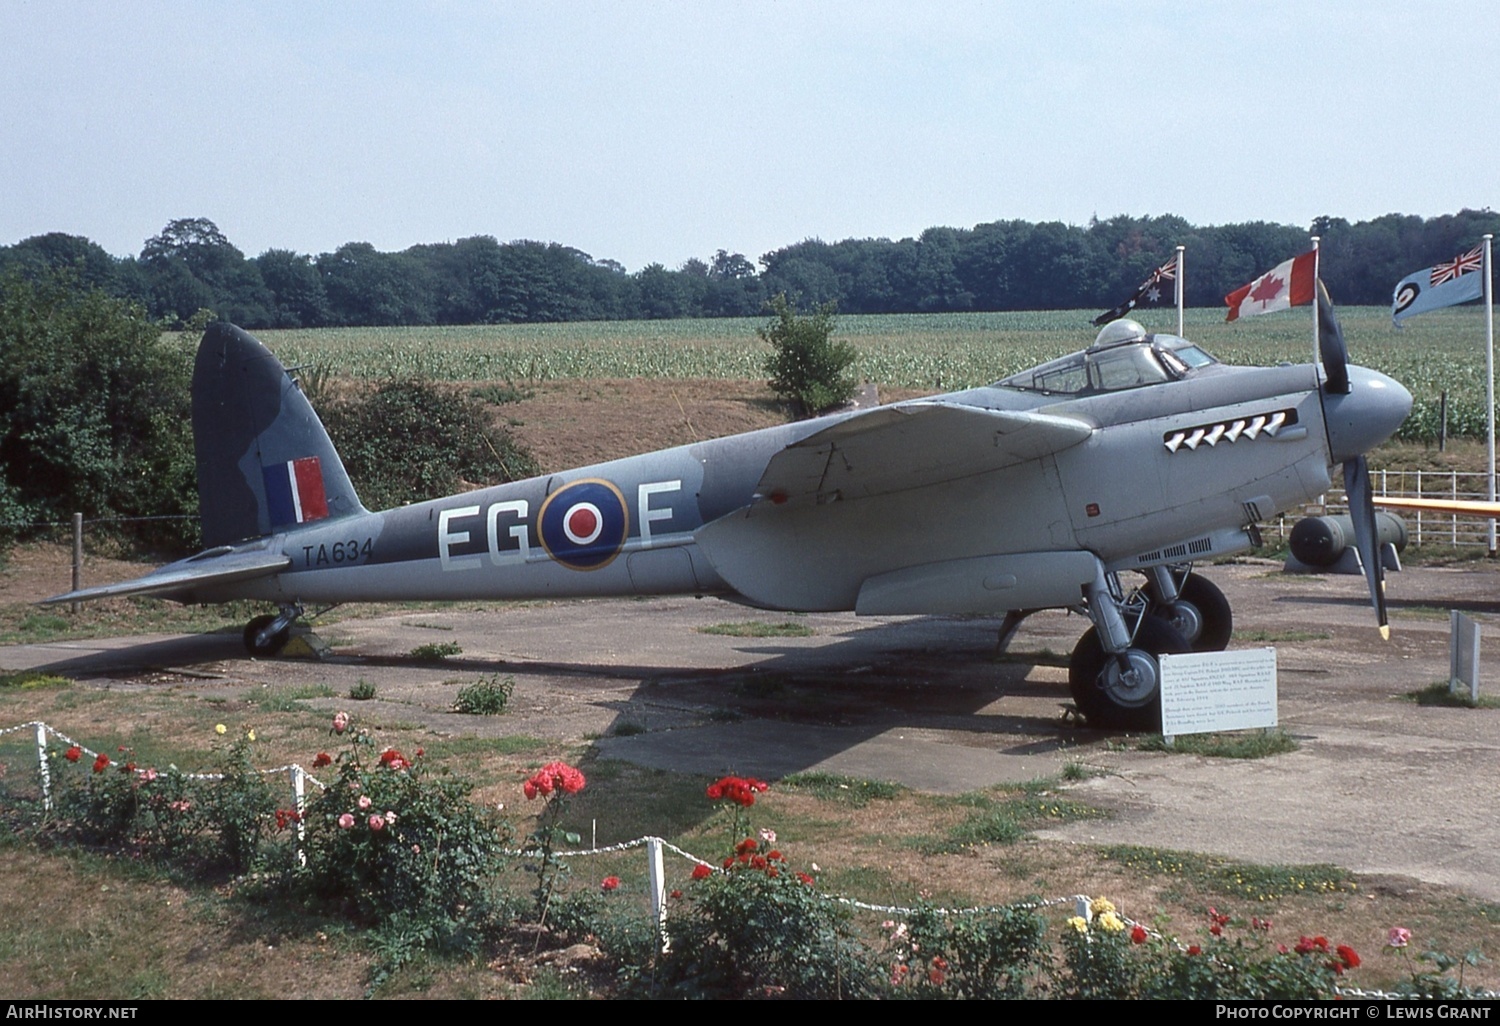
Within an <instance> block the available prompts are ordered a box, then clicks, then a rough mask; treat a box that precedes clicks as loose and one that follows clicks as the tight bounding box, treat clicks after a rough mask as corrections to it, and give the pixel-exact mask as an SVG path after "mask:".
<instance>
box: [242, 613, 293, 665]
mask: <svg viewBox="0 0 1500 1026" xmlns="http://www.w3.org/2000/svg"><path fill="white" fill-rule="evenodd" d="M275 622H276V617H274V616H272V615H271V614H269V613H267V614H266V615H264V616H257V617H256V618H255V619H253V620H251V621H250V622H249V623H247V624H245V651H247V652H249V653H250V654H251V655H252V656H256V657H258V658H262V659H264V658H268V657H270V656H274V655H277V654H278V653H280V651H281V650H282V649H284V648H286V642H287V639H288V638H290V637H291V635H292V627H291V625H290V624H288V625H287V626H285V627H283V628H281V630H279V631H277V632H276V633H274V634H271V635H267V636H266V637H265V638H264V639H263V638H262V637H261V633H262V632H263V631H264V630H265V629H266V628H267V627H269V626H271V624H273V623H275Z"/></svg>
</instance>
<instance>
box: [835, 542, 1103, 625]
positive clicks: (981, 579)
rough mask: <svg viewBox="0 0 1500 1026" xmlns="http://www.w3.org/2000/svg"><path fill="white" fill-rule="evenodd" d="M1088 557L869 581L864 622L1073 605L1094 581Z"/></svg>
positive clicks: (1029, 558)
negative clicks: (904, 615)
mask: <svg viewBox="0 0 1500 1026" xmlns="http://www.w3.org/2000/svg"><path fill="white" fill-rule="evenodd" d="M1098 563H1099V561H1098V560H1097V559H1095V558H1094V555H1093V554H1092V553H1089V552H1078V551H1071V552H1020V553H1014V554H1011V555H1004V556H976V557H974V558H972V559H953V560H947V561H945V562H942V563H929V564H927V565H925V566H909V567H905V568H903V569H901V570H892V571H891V572H890V573H885V574H880V575H878V576H875V577H871V578H869V579H868V580H866V581H865V582H864V584H863V585H862V586H861V587H860V589H859V598H858V600H857V602H856V604H855V606H854V609H855V612H857V613H859V614H860V615H862V616H865V615H871V616H878V615H893V614H901V613H919V614H932V613H956V614H962V613H1005V612H1009V611H1011V610H1013V609H1054V608H1058V607H1062V606H1070V605H1075V604H1076V603H1077V602H1078V601H1079V599H1080V598H1081V596H1082V588H1083V586H1084V585H1085V584H1088V583H1089V582H1091V581H1092V580H1094V577H1095V574H1096V573H1097V567H1098Z"/></svg>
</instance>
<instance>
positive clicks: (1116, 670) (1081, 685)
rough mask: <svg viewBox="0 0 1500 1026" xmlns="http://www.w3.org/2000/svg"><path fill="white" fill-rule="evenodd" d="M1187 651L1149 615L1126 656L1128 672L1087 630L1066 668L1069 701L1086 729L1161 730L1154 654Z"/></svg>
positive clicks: (1095, 633) (1185, 645)
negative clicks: (1089, 727) (1087, 724)
mask: <svg viewBox="0 0 1500 1026" xmlns="http://www.w3.org/2000/svg"><path fill="white" fill-rule="evenodd" d="M1186 651H1188V643H1187V640H1186V639H1185V638H1183V636H1182V635H1181V634H1179V633H1178V632H1177V631H1176V630H1175V629H1174V628H1173V627H1172V626H1171V625H1170V624H1168V623H1167V622H1166V621H1165V620H1161V619H1158V618H1157V617H1154V616H1148V617H1146V619H1145V620H1143V621H1141V629H1140V630H1138V631H1136V635H1135V641H1134V642H1133V643H1132V644H1131V647H1130V648H1129V649H1128V650H1127V651H1126V653H1125V656H1126V659H1127V660H1128V661H1129V664H1130V669H1129V671H1123V670H1121V668H1120V660H1119V659H1117V658H1116V657H1115V656H1112V655H1110V654H1109V653H1108V652H1106V651H1104V646H1103V645H1102V644H1101V643H1100V641H1099V632H1098V630H1097V629H1096V628H1093V627H1090V628H1089V629H1088V630H1087V631H1085V632H1084V635H1083V637H1081V638H1079V639H1078V645H1077V647H1075V648H1074V649H1073V658H1072V660H1071V662H1070V663H1069V664H1068V686H1069V688H1070V689H1071V690H1072V692H1073V701H1074V702H1075V703H1077V705H1078V711H1079V712H1081V713H1083V715H1084V717H1085V718H1086V719H1087V720H1088V722H1089V726H1091V727H1095V728H1100V729H1113V730H1160V729H1161V665H1160V664H1159V663H1158V662H1157V661H1156V657H1157V656H1159V655H1166V654H1170V653H1177V654H1180V653H1183V652H1186Z"/></svg>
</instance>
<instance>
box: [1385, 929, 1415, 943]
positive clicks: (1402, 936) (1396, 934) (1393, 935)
mask: <svg viewBox="0 0 1500 1026" xmlns="http://www.w3.org/2000/svg"><path fill="white" fill-rule="evenodd" d="M1385 943H1386V946H1387V947H1392V948H1404V947H1406V946H1407V945H1408V944H1410V943H1411V931H1410V930H1408V929H1407V928H1406V927H1404V926H1393V927H1391V932H1390V933H1388V934H1386V937H1385Z"/></svg>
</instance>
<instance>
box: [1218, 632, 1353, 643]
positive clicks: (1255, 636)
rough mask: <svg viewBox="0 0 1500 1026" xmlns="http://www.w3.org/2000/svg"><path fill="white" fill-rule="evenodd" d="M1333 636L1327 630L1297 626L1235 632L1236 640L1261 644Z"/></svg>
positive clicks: (1320, 638) (1321, 639) (1316, 639)
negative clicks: (1311, 629) (1302, 628)
mask: <svg viewBox="0 0 1500 1026" xmlns="http://www.w3.org/2000/svg"><path fill="white" fill-rule="evenodd" d="M1331 637H1333V635H1332V634H1330V633H1328V632H1327V631H1304V630H1297V629H1296V628H1290V629H1287V630H1277V631H1268V630H1260V631H1241V630H1237V631H1235V632H1234V640H1235V641H1245V642H1248V641H1255V642H1259V643H1261V644H1278V643H1281V642H1293V641H1327V640H1328V639H1329V638H1331Z"/></svg>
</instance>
